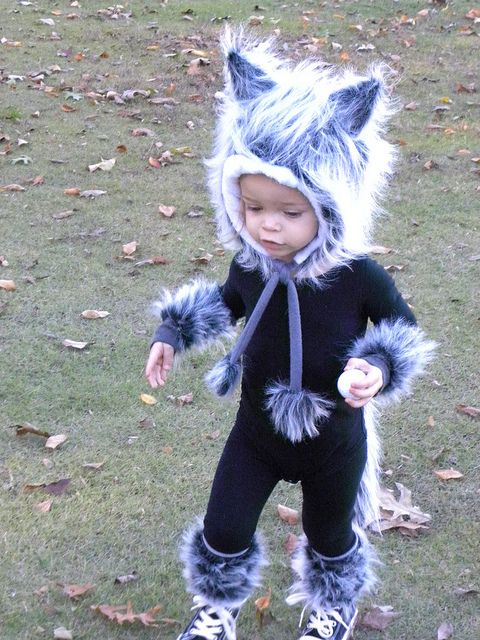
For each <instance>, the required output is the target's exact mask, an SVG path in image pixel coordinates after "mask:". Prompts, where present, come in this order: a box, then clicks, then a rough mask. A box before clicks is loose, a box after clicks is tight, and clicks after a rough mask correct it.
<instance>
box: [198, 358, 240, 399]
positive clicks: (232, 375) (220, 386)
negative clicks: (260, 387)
mask: <svg viewBox="0 0 480 640" xmlns="http://www.w3.org/2000/svg"><path fill="white" fill-rule="evenodd" d="M241 375H242V365H241V364H240V362H234V363H232V362H231V361H230V354H227V355H226V356H225V357H224V358H222V359H221V360H219V361H218V362H216V363H215V365H214V366H213V367H212V369H211V370H210V371H209V372H208V373H207V375H206V376H205V382H206V383H207V386H208V388H209V389H210V391H212V393H214V394H215V395H217V396H220V397H221V398H225V397H228V396H230V395H232V393H233V392H234V391H235V388H236V387H237V385H238V382H239V380H240V377H241Z"/></svg>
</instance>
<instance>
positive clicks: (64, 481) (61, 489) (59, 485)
mask: <svg viewBox="0 0 480 640" xmlns="http://www.w3.org/2000/svg"><path fill="white" fill-rule="evenodd" d="M70 482H71V480H70V478H61V479H60V480H56V481H55V482H50V483H49V484H46V485H45V486H44V487H43V490H44V491H46V492H47V493H50V494H51V495H54V496H60V495H62V493H65V491H66V490H67V488H68V485H69V484H70Z"/></svg>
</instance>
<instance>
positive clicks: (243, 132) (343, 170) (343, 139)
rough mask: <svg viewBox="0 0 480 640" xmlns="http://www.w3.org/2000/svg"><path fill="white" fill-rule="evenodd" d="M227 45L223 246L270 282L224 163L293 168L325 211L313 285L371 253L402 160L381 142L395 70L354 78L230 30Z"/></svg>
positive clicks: (218, 199) (212, 176)
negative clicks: (231, 194) (250, 242)
mask: <svg viewBox="0 0 480 640" xmlns="http://www.w3.org/2000/svg"><path fill="white" fill-rule="evenodd" d="M223 49H224V55H225V60H226V64H225V83H226V86H225V92H224V99H223V100H222V103H221V104H220V105H219V118H218V128H217V134H216V143H215V147H214V153H213V156H212V158H211V159H210V160H208V162H207V167H208V169H209V188H210V192H211V195H212V200H213V204H214V207H215V210H216V217H217V227H218V236H219V239H220V241H221V242H222V243H223V244H224V246H226V247H227V248H230V249H236V250H240V254H239V258H238V259H239V262H240V264H242V265H243V266H244V267H246V268H252V269H254V268H260V269H261V270H263V271H265V272H266V273H264V276H265V277H268V275H269V261H268V260H265V259H263V257H262V256H260V254H259V252H257V251H256V250H255V249H252V248H251V247H248V246H247V244H246V243H245V241H244V240H243V239H242V238H241V237H240V236H239V234H238V233H237V232H236V231H235V229H234V227H233V225H232V222H231V220H230V218H229V214H228V211H227V210H226V207H225V202H224V198H223V194H222V175H223V167H224V163H225V160H226V159H227V158H228V157H229V156H232V155H241V156H245V157H247V158H257V159H259V160H261V161H262V162H266V163H268V164H269V165H272V166H278V167H286V168H288V169H289V170H290V171H291V172H292V173H293V174H294V175H295V177H296V178H297V180H298V182H299V184H300V185H301V187H302V189H301V190H302V191H304V192H307V191H308V192H310V193H312V197H313V198H314V200H315V202H314V203H312V204H314V205H315V207H316V208H317V209H318V210H321V212H322V215H321V216H320V218H321V219H320V220H319V223H320V234H319V235H320V238H321V244H320V246H319V247H318V248H316V249H315V250H314V252H313V253H312V255H311V256H310V257H309V258H308V259H307V260H305V262H303V263H302V265H301V266H300V268H299V270H298V272H297V274H296V278H297V279H312V280H314V279H315V278H316V277H318V276H319V275H322V274H324V273H326V272H327V271H329V270H330V269H331V268H333V267H335V266H339V265H342V264H346V263H348V262H349V261H350V260H351V259H353V258H356V257H358V256H359V255H363V254H365V253H366V251H367V250H368V247H369V244H370V233H371V227H372V223H373V220H374V218H375V216H376V214H377V213H379V212H380V207H379V204H378V202H379V198H380V197H381V195H382V193H383V190H384V186H385V183H386V180H387V178H388V177H389V175H390V173H391V171H392V166H393V159H394V150H393V147H392V145H390V144H389V143H387V142H386V141H385V140H383V138H382V133H383V128H384V124H385V122H386V120H387V118H388V116H389V115H390V114H391V112H392V101H391V99H390V95H389V91H388V90H387V88H386V81H385V78H386V75H387V73H388V71H387V69H386V68H385V67H382V66H376V67H372V68H371V69H370V70H369V71H368V72H367V73H366V74H365V75H356V74H354V73H353V72H351V71H348V70H341V71H339V70H333V69H331V68H327V67H326V66H324V65H322V64H321V63H320V62H319V61H318V60H310V61H305V62H302V63H300V64H298V65H296V66H294V67H292V66H291V65H289V64H288V63H287V62H285V61H283V60H281V59H280V58H279V57H277V56H276V55H275V53H274V52H273V46H272V44H271V43H270V42H263V43H260V44H259V43H256V42H254V41H252V40H249V39H248V38H246V37H245V36H244V35H243V34H241V33H240V34H236V35H235V34H234V35H232V34H229V33H227V34H226V35H225V37H224V40H223Z"/></svg>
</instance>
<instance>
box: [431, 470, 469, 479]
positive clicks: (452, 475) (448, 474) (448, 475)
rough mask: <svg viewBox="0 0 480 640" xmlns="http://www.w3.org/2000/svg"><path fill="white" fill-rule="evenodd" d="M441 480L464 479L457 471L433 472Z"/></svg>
mask: <svg viewBox="0 0 480 640" xmlns="http://www.w3.org/2000/svg"><path fill="white" fill-rule="evenodd" d="M433 473H434V474H435V475H436V476H437V478H440V480H457V479H459V478H463V473H461V472H460V471H457V469H438V470H437V471H434V472H433Z"/></svg>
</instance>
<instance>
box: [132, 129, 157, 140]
mask: <svg viewBox="0 0 480 640" xmlns="http://www.w3.org/2000/svg"><path fill="white" fill-rule="evenodd" d="M154 135H155V132H154V131H152V130H151V129H146V128H144V127H139V128H137V129H132V136H135V137H136V138H138V137H139V136H148V137H149V138H151V137H153V136H154Z"/></svg>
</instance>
